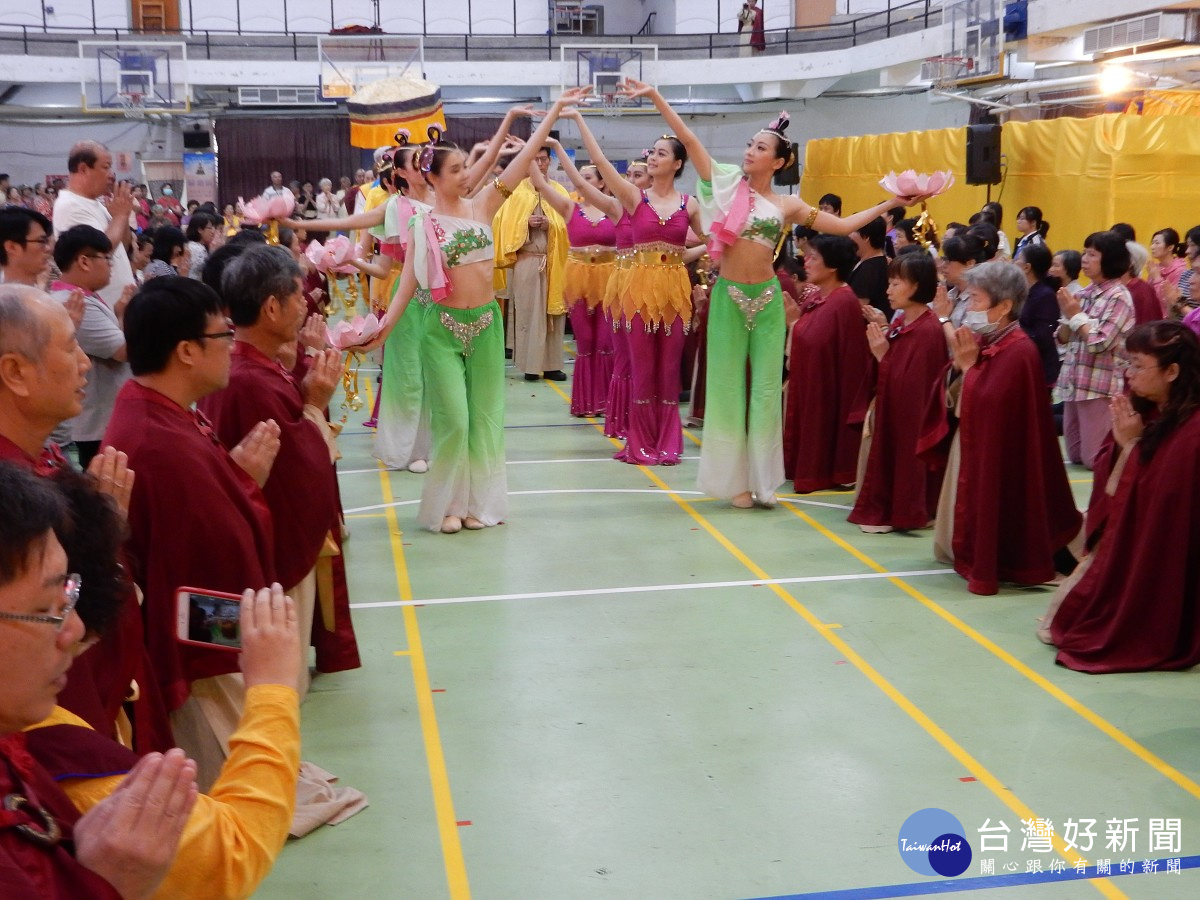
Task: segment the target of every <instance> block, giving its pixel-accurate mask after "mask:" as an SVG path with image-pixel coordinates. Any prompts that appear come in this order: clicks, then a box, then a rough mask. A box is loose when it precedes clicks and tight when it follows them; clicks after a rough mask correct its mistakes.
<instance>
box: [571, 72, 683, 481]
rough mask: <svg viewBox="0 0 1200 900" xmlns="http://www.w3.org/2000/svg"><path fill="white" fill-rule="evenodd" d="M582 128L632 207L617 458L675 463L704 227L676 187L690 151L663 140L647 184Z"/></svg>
mask: <svg viewBox="0 0 1200 900" xmlns="http://www.w3.org/2000/svg"><path fill="white" fill-rule="evenodd" d="M625 85H626V87H624V88H623V90H629V91H630V92H631V96H632V95H633V94H634V93H636V91H638V90H642V89H648V88H647V87H646V86H645V85H641V84H640V82H626V83H625ZM577 121H578V120H577ZM580 131H581V136H582V138H583V144H584V147H586V148H587V151H588V153H589V154H590V156H591V158H592V162H593V163H595V165H596V166H597V167H598V168H599V170H600V174H601V176H602V177H603V178H604V181H605V183H606V184H608V185H609V187H610V188H611V189H612V191H613V193H614V194H615V195H616V197H617V199H618V200H620V201H621V205H622V207H624V209H625V212H626V213H628V215H629V218H630V222H631V225H632V232H633V235H632V236H633V249H632V257H631V259H630V260H629V268H628V270H627V275H626V277H627V278H628V287H627V289H625V290H624V291H623V292H622V293H623V297H622V301H623V302H622V315H623V320H622V321H623V324H624V329H625V334H626V337H627V338H628V341H629V358H630V405H629V424H628V429H627V433H626V442H625V447H624V449H622V450H621V451H620V452H619V453H617V454H616V455H615V457H614V458H615V459H618V460H621V461H622V462H627V463H630V464H633V465H644V466H656V465H665V466H673V465H676V464H677V463H678V462H679V458H680V456H681V455H682V454H683V426H682V423H681V422H680V419H679V390H680V371H679V370H680V364H681V360H682V357H683V337H684V331H685V330H686V329H687V327H688V324H689V323H690V322H691V317H692V286H691V281H690V280H689V279H688V274H687V269H686V268H685V265H684V262H685V258H684V252H685V249H686V248H685V241H686V238H687V231H688V225H689V224H690V225H691V226H692V227H693V230H694V231H695V232H696V233H697V234H701V233H702V228H701V226H700V209H699V206H698V205H697V204H696V201H695V199H694V198H691V197H688V195H687V194H683V193H680V192H679V191H677V190H676V189H675V179H676V178H678V177H679V175H680V174H681V173H682V171H683V167H684V165H685V163H686V162H687V151H686V150H685V149H684V146H683V144H682V142H680V140H679V139H678V138H677V137H675V136H674V135H663V136H662V137H660V138H659V139H658V140H657V141H655V142H654V146H653V147H652V148H651V150H650V153H649V156H648V157H647V159H646V170H647V173H648V174H649V175H650V179H651V184H650V186H649V187H648V188H646V189H644V190H639V189H638V188H637V187H635V186H634V185H633V184H631V183H630V182H628V181H625V180H624V179H622V178H621V175H620V173H619V172H617V170H616V169H615V168H614V167H613V165H612V163H610V162H609V161H608V160H607V159H606V158H605V156H604V152H603V151H602V150H601V149H600V145H599V144H598V143H597V142H596V139H595V137H593V136H592V134H591V132H590V131H588V130H587V129H586V128H581V129H580ZM702 252H703V247H699V248H696V255H697V256H699V254H700V253H702Z"/></svg>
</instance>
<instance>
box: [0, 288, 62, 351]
mask: <svg viewBox="0 0 1200 900" xmlns="http://www.w3.org/2000/svg"><path fill="white" fill-rule="evenodd" d="M47 302H53V301H51V300H50V298H49V297H48V296H46V294H44V293H43V292H42V291H39V290H38V289H37V288H35V287H30V286H29V285H25V284H5V285H0V356H4V355H5V354H8V353H19V354H21V355H22V356H24V357H25V358H26V359H29V360H32V361H34V362H37V361H38V360H40V359H41V358H42V351H43V350H45V349H46V345H47V344H48V343H50V328H49V326H48V325H47V324H46V319H45V317H43V316H41V315H39V314H38V308H37V307H38V304H40V303H47Z"/></svg>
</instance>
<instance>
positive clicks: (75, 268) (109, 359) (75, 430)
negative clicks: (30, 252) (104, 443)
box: [50, 225, 134, 469]
mask: <svg viewBox="0 0 1200 900" xmlns="http://www.w3.org/2000/svg"><path fill="white" fill-rule="evenodd" d="M112 260H113V257H112V242H111V241H109V239H108V235H106V234H105V233H104V232H103V231H100V230H99V229H98V228H93V227H92V226H91V225H76V226H74V227H72V228H68V229H67V230H66V231H64V232H63V233H62V234H60V235H59V236H58V240H57V241H56V242H55V245H54V263H55V265H57V266H58V268H59V271H60V272H61V273H62V275H61V277H60V278H58V279H57V280H56V281H54V282H52V283H51V285H50V295H51V296H52V297H54V298H55V299H56V300H59V301H61V302H64V303H65V302H66V301H67V300H68V299H69V298H70V297H71V295H72V294H73V293H75V292H79V293H81V294H82V295H83V300H84V312H83V320H82V321H81V322H80V324H79V327H78V328H77V329H76V331H75V336H76V339H77V340H78V341H79V346H80V347H82V348H83V352H84V353H86V354H87V355H88V359H90V360H91V363H92V370H91V372H89V373H88V383H87V390H86V393H85V395H84V398H83V412H81V413H80V414H79V415H78V416H76V417H75V418H74V419H72V420H71V421H70V423H69V425H70V432H71V439H72V440H73V441H74V442H75V449H76V450H77V451H78V453H79V465H80V467H81V468H84V469H86V468H87V467H88V465H89V464H90V463H91V461H92V457H94V456H95V455H96V453H97V452H98V451H99V450H100V439H101V438H102V437H104V429H105V428H106V427H108V420H109V417H110V416H111V415H112V408H113V403H114V402H115V401H116V399H117V391H119V390H120V389H121V385H123V384H124V383H125V382H126V381H128V380H129V364H128V362H127V361H126V360H127V359H128V355H127V353H126V350H125V333H124V332H123V331H122V330H121V321H122V319H123V318H124V316H125V307H126V306H127V305H128V304H129V298H130V297H132V296H133V291H134V285H128V286H126V288H125V290H124V291H123V292H122V293H121V299H119V300H118V301H117V304H116V306H115V307H110V306H109V305H108V304H107V303H105V302H104V298H103V297H101V296H100V291H102V290H103V289H104V288H105V287H107V286H108V282H109V280H110V279H111V276H112Z"/></svg>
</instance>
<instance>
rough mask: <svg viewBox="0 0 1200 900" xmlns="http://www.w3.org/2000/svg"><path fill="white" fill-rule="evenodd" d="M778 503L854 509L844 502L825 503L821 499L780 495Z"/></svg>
mask: <svg viewBox="0 0 1200 900" xmlns="http://www.w3.org/2000/svg"><path fill="white" fill-rule="evenodd" d="M779 502H780V503H803V504H804V505H805V506H825V507H828V508H829V509H854V507H853V506H847V505H846V504H845V503H825V502H824V501H823V500H791V499H788V498H784V497H780V498H779Z"/></svg>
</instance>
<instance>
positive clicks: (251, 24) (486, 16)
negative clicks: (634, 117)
mask: <svg viewBox="0 0 1200 900" xmlns="http://www.w3.org/2000/svg"><path fill="white" fill-rule="evenodd" d="M65 2H71V0H65ZM98 2H99V0H98ZM104 2H113V0H104ZM629 2H632V3H635V4H637V5H640V0H629ZM9 4H13V5H15V3H14V0H0V10H2V9H3V7H4V6H5V5H9ZM180 6H181V9H180V15H181V18H182V22H183V24H184V26H185V27H187V26H188V23H189V22H191V27H193V28H195V29H197V30H203V29H206V28H207V29H211V30H214V31H231V30H234V29H235V28H236V27H237V0H192V9H191V16H192V17H194V18H191V19H189V10H188V0H180ZM422 6H424V11H422ZM283 8H284V3H283V0H242V4H241V21H242V30H243V31H276V32H278V31H302V32H303V31H307V32H326V31H329V27H330V22H329V19H330V3H329V0H287V19H286V22H285V20H284V14H283V12H284V9H283ZM547 9H548V7H547V4H546V0H516V3H515V4H514V3H513V0H424V3H422V0H384V2H383V3H382V4H380V15H379V21H380V26H381V27H382V28H383V30H384V31H386V32H390V33H392V34H420V33H421V30H422V16H424V17H425V22H424V25H425V30H426V31H427V32H428V33H430V34H466V33H467V32H468V31H470V32H471V33H472V34H512V33H513V15H514V12H515V14H516V20H517V21H516V32H517V33H518V34H545V33H546V29H547V27H548V23H549V14H548V12H547ZM374 15H375V13H374V5H373V4H372V3H371V0H333V27H335V28H344V27H346V26H348V25H371V24H373V23H374ZM3 18H4V16H3V14H2V13H0V19H3ZM468 21H470V28H469V29H468V25H467V23H468ZM639 24H640V22H639Z"/></svg>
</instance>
